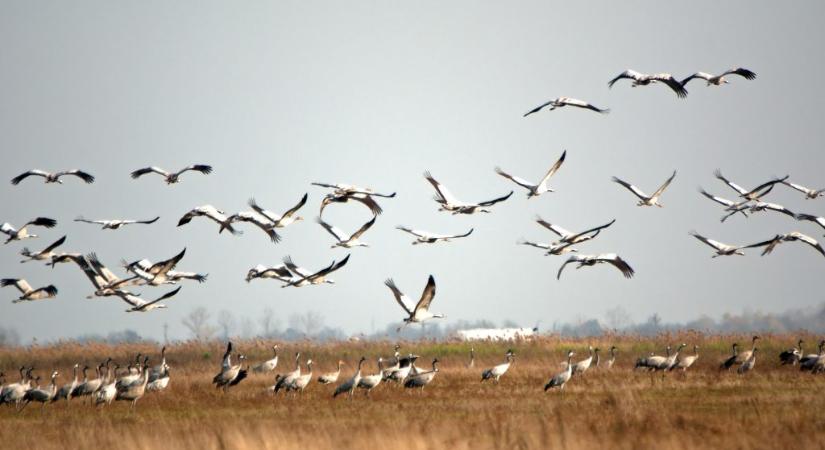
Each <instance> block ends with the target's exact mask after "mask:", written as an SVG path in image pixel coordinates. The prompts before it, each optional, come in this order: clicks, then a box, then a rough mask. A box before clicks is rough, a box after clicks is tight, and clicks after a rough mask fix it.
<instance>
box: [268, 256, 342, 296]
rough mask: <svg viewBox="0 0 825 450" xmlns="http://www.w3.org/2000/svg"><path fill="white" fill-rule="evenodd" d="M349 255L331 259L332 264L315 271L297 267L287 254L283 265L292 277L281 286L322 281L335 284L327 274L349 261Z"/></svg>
mask: <svg viewBox="0 0 825 450" xmlns="http://www.w3.org/2000/svg"><path fill="white" fill-rule="evenodd" d="M349 256H350V255H347V256H346V257H345V258H344V259H342V260H341V261H339V262H336V261H332V264H330V265H329V266H327V267H324V268H323V269H321V270H319V271H317V272H315V273H312V272H309V271H308V270H306V269H304V268H302V267H298V266H297V265H295V263H294V262H292V257H290V256H287V257H285V258H284V265H286V267H287V268H288V269H289V270H290V271H291V272H292V273H293V274H294V277H293V279H292V280H291V281H290V282H288V283H286V284H284V285H283V286H281V287H282V288H285V287H289V286H294V287H303V286H308V285H316V284H323V283H327V284H335V281H333V280H330V279H328V278H327V275H329V274H331V273H332V272H335V271H336V270H338V269H340V268H342V267H344V266H345V265H346V264H347V261H349Z"/></svg>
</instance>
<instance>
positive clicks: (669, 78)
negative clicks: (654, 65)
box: [650, 73, 688, 98]
mask: <svg viewBox="0 0 825 450" xmlns="http://www.w3.org/2000/svg"><path fill="white" fill-rule="evenodd" d="M650 78H651V79H652V80H655V81H659V82H662V83H664V84H665V85H667V87H669V88H670V89H671V90H673V92H675V93H676V96H677V97H679V98H685V97H687V94H688V91H687V90H686V89H685V87H684V86H682V83H680V82H679V80H677V79H676V78H673V75H671V74H669V73H659V74H656V75H653V76H652V77H650Z"/></svg>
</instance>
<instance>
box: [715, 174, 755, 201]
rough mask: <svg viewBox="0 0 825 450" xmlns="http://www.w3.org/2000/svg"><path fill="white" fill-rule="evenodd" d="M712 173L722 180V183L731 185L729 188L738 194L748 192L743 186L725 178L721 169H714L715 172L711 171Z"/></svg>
mask: <svg viewBox="0 0 825 450" xmlns="http://www.w3.org/2000/svg"><path fill="white" fill-rule="evenodd" d="M713 175H715V176H716V178H718V179H720V180H722V182H723V183H725V184H727V185H728V186H730V187H731V189H733V190H734V191H736V192H738V193H739V195H744V194H747V193H748V191H746V190H745V188H743V187H742V186H739V185H738V184H736V183H734V182H732V181H730V180H728V179H727V178H725V176H724V175H722V171H721V170H719V169H716V171H715V172H713Z"/></svg>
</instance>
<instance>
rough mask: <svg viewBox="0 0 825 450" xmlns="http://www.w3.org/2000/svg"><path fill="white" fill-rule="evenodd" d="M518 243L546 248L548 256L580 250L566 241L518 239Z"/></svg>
mask: <svg viewBox="0 0 825 450" xmlns="http://www.w3.org/2000/svg"><path fill="white" fill-rule="evenodd" d="M597 234H598V233H596V234H594V235H593V236H591V237H590V238H591V239H592V238H593V237H595V236H596V235H597ZM516 244H517V245H529V246H530V247H536V248H539V249H542V250H546V253H545V254H544V255H545V256H548V255H563V254H565V253H569V252H577V251H578V250H576V249H575V248H573V244H572V243H570V242H565V243H562V244H559V243H555V242H554V243H550V244H545V243H542V242H533V241H528V240H525V239H519V240H518V241H516Z"/></svg>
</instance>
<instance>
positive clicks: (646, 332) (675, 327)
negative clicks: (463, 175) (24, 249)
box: [0, 303, 825, 347]
mask: <svg viewBox="0 0 825 450" xmlns="http://www.w3.org/2000/svg"><path fill="white" fill-rule="evenodd" d="M181 324H182V325H183V327H184V328H185V329H186V331H187V336H185V338H186V339H195V340H203V341H208V340H213V339H219V340H227V339H236V338H240V339H251V338H267V339H277V340H282V341H297V340H305V339H311V340H316V341H321V342H324V341H334V340H344V339H348V338H352V337H355V338H358V339H366V340H373V339H399V338H400V339H404V340H420V339H445V338H449V337H452V336H454V335H455V332H456V331H457V330H465V329H470V328H515V327H519V326H521V327H529V328H532V327H533V326H536V324H520V325H519V324H517V323H515V322H513V321H511V320H505V321H503V322H501V323H500V324H496V323H494V322H492V321H489V320H476V321H466V320H459V321H454V322H448V323H446V324H445V323H443V322H437V321H433V322H430V323H427V324H426V325H424V326H423V327H422V326H421V325H420V324H413V325H408V326H406V327H403V328H402V329H401V331H400V332H396V329H397V328H399V327H400V326H401V325H402V323H401V322H396V323H390V324H387V325H386V326H385V327H384V328H383V329H380V330H375V331H373V332H371V333H361V334H357V335H355V336H350V335H348V334H347V333H345V332H344V331H343V330H342V329H341V328H336V327H331V326H328V325H326V324H325V319H324V316H323V315H322V314H321V313H319V312H317V311H308V312H306V313H303V314H292V315H290V316H289V317H288V318H287V321H286V326H284V323H283V322H282V320H281V319H280V318H278V317H276V316H275V313H274V311H272V310H271V309H269V308H267V309H264V310H263V312H262V313H261V314H260V315H259V317H258V318H257V320H252V319H250V318H246V317H243V318H237V317H236V316H235V315H234V314H232V313H231V312H230V311H227V310H221V311H219V312H218V313H217V315H215V317H214V318H213V316H212V313H210V312H209V310H207V309H206V308H204V307H197V308H195V309H193V310H192V311H190V313H189V314H188V315H187V316H186V317H184V319H183V320H182V321H181ZM167 329H168V326H167V325H164V336H163V337H162V339H160V338H156V337H153V338H144V337H142V336H140V334H138V333H137V332H136V331H134V330H128V329H126V330H121V331H112V332H110V333H108V334H106V335H102V334H84V335H81V336H77V337H76V338H75V340H77V341H79V342H92V341H94V342H106V343H110V344H118V343H126V342H139V341H147V340H148V341H161V340H162V341H164V342H165V341H168V336H167V335H166V330H167ZM679 330H697V331H702V332H706V333H746V332H756V331H759V332H773V333H786V332H793V331H798V330H807V331H809V332H813V333H823V334H825V303H822V304H820V305H817V306H811V307H806V308H798V309H792V310H787V311H785V312H782V313H763V312H759V311H754V310H745V311H744V312H743V313H741V314H738V315H737V314H729V313H728V314H724V315H723V316H722V317H721V318H719V319H713V318H711V317H709V316H706V315H703V316H701V317H699V318H697V319H695V320H691V321H688V322H684V323H679V322H672V323H668V322H664V321H663V320H662V319H661V317H660V316H659V315H658V314H652V315H651V316H649V317H648V318H647V319H646V320H644V321H643V322H639V323H636V322H634V321H633V320H632V319H631V316H630V314H629V313H628V312H627V311H626V310H625V309H624V308H623V307H621V306H617V307H614V308H611V309H609V310H607V311H606V312H605V315H604V317H603V318H601V319H598V318H580V319H578V320H575V321H572V322H555V323H553V324H552V325H551V326H550V327H548V328H546V329H539V332H540V333H546V332H551V333H555V334H559V335H561V336H569V337H590V336H601V335H603V334H606V333H629V334H637V335H642V336H653V335H656V334H659V333H662V332H668V331H679ZM15 345H20V336H19V334H18V333H17V332H16V331H15V330H14V329H13V328H11V327H0V347H3V346H15Z"/></svg>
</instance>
